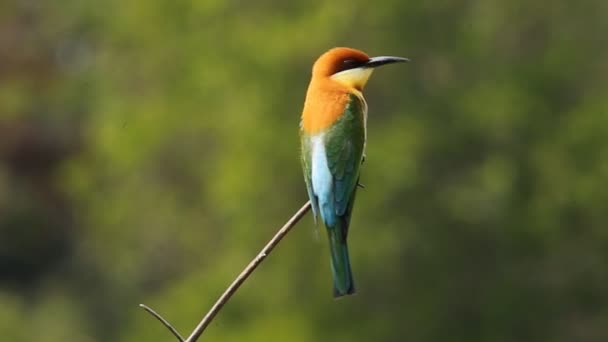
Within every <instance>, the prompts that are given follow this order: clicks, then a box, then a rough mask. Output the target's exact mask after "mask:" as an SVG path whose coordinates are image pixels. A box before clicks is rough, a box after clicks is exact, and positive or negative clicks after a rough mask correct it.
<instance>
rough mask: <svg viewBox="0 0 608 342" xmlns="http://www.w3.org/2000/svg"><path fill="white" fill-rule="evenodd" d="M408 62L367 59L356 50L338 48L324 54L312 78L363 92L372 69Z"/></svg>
mask: <svg viewBox="0 0 608 342" xmlns="http://www.w3.org/2000/svg"><path fill="white" fill-rule="evenodd" d="M397 62H409V59H407V58H403V57H392V56H380V57H369V56H368V55H367V54H366V53H365V52H363V51H359V50H356V49H351V48H345V47H338V48H333V49H331V50H329V51H327V52H325V53H324V54H323V55H321V57H319V59H317V61H316V62H315V64H314V66H313V68H312V75H313V77H317V78H329V79H331V80H333V81H336V82H338V83H340V84H342V85H344V86H346V87H348V88H354V89H357V90H359V91H362V90H363V87H365V84H366V83H367V80H368V79H369V77H370V76H371V74H372V72H373V71H374V68H376V67H379V66H381V65H385V64H391V63H397Z"/></svg>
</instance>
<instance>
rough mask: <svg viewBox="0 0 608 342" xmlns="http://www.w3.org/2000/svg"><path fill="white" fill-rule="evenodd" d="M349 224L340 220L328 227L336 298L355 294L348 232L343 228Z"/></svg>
mask: <svg viewBox="0 0 608 342" xmlns="http://www.w3.org/2000/svg"><path fill="white" fill-rule="evenodd" d="M343 224H348V223H347V222H345V220H338V224H336V225H335V226H334V227H328V228H327V233H328V235H329V251H330V253H331V272H332V274H333V278H334V297H336V298H337V297H342V296H345V295H351V294H353V293H355V284H354V282H353V276H352V272H351V269H350V261H349V259H348V246H347V245H346V231H347V229H348V228H345V227H342V225H343Z"/></svg>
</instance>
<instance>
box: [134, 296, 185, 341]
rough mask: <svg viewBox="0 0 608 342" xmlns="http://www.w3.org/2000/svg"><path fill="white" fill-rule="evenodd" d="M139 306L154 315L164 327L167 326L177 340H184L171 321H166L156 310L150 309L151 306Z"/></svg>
mask: <svg viewBox="0 0 608 342" xmlns="http://www.w3.org/2000/svg"><path fill="white" fill-rule="evenodd" d="M139 307H141V308H143V309H144V310H146V311H148V313H149V314H150V315H152V316H154V318H156V319H157V320H159V321H160V322H161V323H162V324H163V325H164V326H165V327H167V329H169V331H170V332H171V333H172V334H173V336H175V338H177V339H178V340H179V342H184V341H185V340H184V338H183V337H182V335H180V334H179V332H177V329H175V328H174V327H173V326H172V325H171V323H169V322H167V320H166V319H164V318H163V316H161V315H159V314H158V313H156V311H154V310H152V308H151V307H149V306H147V305H145V304H139Z"/></svg>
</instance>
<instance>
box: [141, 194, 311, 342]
mask: <svg viewBox="0 0 608 342" xmlns="http://www.w3.org/2000/svg"><path fill="white" fill-rule="evenodd" d="M309 210H310V201H308V202H306V204H304V205H303V206H302V208H300V210H298V211H297V212H296V213H295V214H294V215H293V216H292V217H291V218H290V219H289V221H287V223H285V225H284V226H283V227H281V229H279V231H278V232H277V233H276V234H275V235H274V236H273V237H272V239H271V240H270V241H268V243H267V244H266V246H264V248H262V251H260V253H259V254H258V255H257V256H256V257H255V258H253V260H251V262H250V263H249V265H247V267H245V269H244V270H243V271H242V272H241V274H239V275H238V277H236V279H234V281H233V282H232V284H230V286H228V288H227V289H226V290H225V291H224V293H222V295H221V296H220V298H219V299H218V300H217V301H216V302H215V304H213V306H212V307H211V310H209V312H207V314H206V315H205V317H203V319H202V320H201V322H200V323H199V324H198V325H197V326H196V328H194V330H193V331H192V334H190V336H189V337H188V338H187V339H186V340H184V339H183V338H182V337H181V336H180V334H179V333H178V332H177V331H176V330H175V329H174V328H173V327H172V326H171V324H169V322H167V321H166V320H165V319H163V318H162V316H160V315H159V314H157V313H156V312H154V311H153V310H152V309H150V308H149V307H147V306H145V305H143V304H140V306H141V307H142V308H144V309H145V310H146V311H148V312H149V313H150V314H152V315H153V316H154V317H156V319H158V320H159V321H160V322H161V323H163V324H164V325H165V326H166V327H167V328H168V329H169V330H170V331H171V332H172V333H173V335H175V337H177V338H178V339H179V340H180V342H195V341H197V340H198V339H199V337H200V336H201V334H202V333H203V331H205V328H207V326H208V325H209V324H210V323H211V321H212V320H213V318H215V316H216V315H217V313H218V312H219V311H220V310H221V309H222V308H223V307H224V305H225V304H226V303H227V302H228V300H230V298H231V297H232V295H233V294H234V293H235V292H236V291H237V290H238V289H239V287H240V286H241V284H243V282H245V280H247V278H248V277H249V276H250V275H251V273H253V271H255V269H256V268H257V267H258V266H259V265H260V264H261V263H262V261H264V259H266V257H267V256H268V255H269V254H270V252H272V250H273V249H274V247H275V246H276V245H278V244H279V242H281V240H282V239H283V237H285V235H287V233H289V231H290V230H291V228H293V227H294V226H295V225H296V223H298V221H300V219H301V218H302V217H304V215H305V214H306V213H307V212H308V211H309Z"/></svg>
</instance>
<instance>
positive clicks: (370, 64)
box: [364, 56, 410, 68]
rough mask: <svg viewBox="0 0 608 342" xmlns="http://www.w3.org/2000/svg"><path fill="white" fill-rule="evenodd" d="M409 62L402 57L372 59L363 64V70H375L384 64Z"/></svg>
mask: <svg viewBox="0 0 608 342" xmlns="http://www.w3.org/2000/svg"><path fill="white" fill-rule="evenodd" d="M409 61H410V60H409V59H407V58H403V57H394V56H378V57H372V58H370V59H369V61H367V62H366V63H365V64H364V67H365V68H376V67H379V66H381V65H385V64H392V63H402V62H409Z"/></svg>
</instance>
